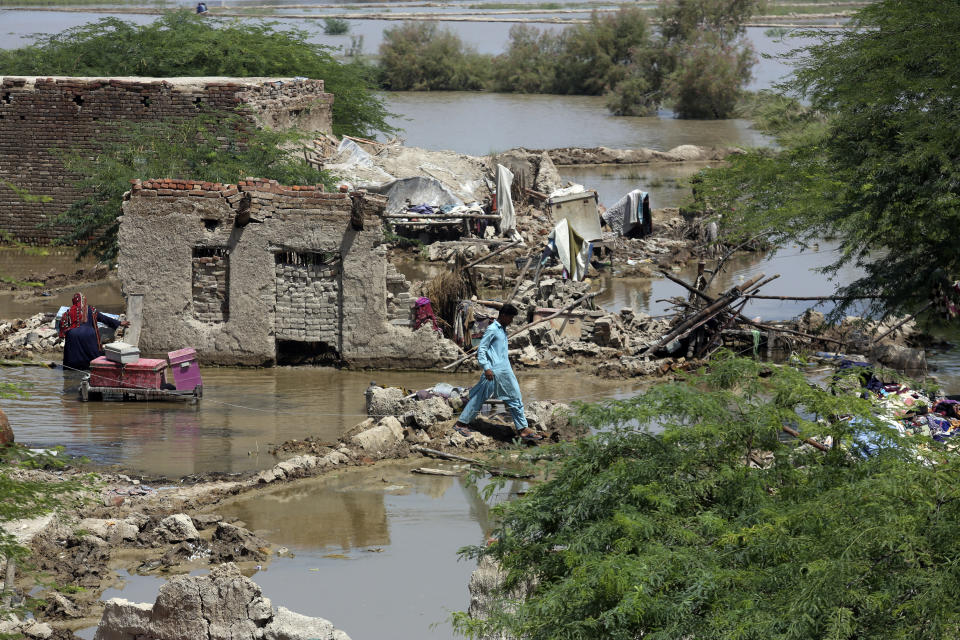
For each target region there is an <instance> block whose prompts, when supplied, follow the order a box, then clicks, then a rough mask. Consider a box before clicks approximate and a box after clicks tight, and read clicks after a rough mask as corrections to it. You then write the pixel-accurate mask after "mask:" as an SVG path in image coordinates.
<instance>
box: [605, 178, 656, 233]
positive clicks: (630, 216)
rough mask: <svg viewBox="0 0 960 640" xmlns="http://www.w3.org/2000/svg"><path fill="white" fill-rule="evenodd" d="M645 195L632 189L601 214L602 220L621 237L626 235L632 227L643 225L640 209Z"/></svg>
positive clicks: (638, 190)
mask: <svg viewBox="0 0 960 640" xmlns="http://www.w3.org/2000/svg"><path fill="white" fill-rule="evenodd" d="M646 195H647V194H646V192H644V191H641V190H640V189H634V190H633V191H631V192H630V193H628V194H627V195H625V196H623V197H622V198H620V199H619V200H617V202H616V204H614V205H613V206H611V207H609V208H608V209H607V210H606V212H605V213H604V214H603V219H604V220H606V221H607V224H608V225H610V228H611V229H613V230H614V231H616V232H617V233H619V234H620V235H621V236H624V235H627V234H628V233H630V231H631V230H633V228H634V227H636V226H639V225H640V224H642V223H643V212H642V211H641V210H640V207H642V206H643V198H644V196H646Z"/></svg>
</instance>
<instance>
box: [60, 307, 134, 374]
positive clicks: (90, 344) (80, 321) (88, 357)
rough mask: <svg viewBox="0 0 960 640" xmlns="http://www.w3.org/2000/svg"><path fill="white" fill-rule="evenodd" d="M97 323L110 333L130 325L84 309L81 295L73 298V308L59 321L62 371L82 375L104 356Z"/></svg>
mask: <svg viewBox="0 0 960 640" xmlns="http://www.w3.org/2000/svg"><path fill="white" fill-rule="evenodd" d="M98 322H102V323H103V324H105V325H107V326H108V327H110V328H111V329H116V328H117V327H119V326H124V327H126V326H128V325H129V323H128V322H120V321H119V320H114V319H113V318H111V317H110V316H107V315H104V314H102V313H98V312H97V310H96V309H95V308H93V307H91V306H88V305H87V298H86V296H84V295H83V294H82V293H77V294H75V295H74V296H73V304H72V305H71V306H70V308H69V309H67V310H66V312H65V313H64V314H63V317H61V318H60V337H61V338H63V366H64V368H70V369H81V370H84V371H85V370H87V369H89V368H90V362H91V361H92V360H95V359H96V358H99V357H100V356H102V355H103V344H102V342H101V340H100V328H99V327H97V323H98Z"/></svg>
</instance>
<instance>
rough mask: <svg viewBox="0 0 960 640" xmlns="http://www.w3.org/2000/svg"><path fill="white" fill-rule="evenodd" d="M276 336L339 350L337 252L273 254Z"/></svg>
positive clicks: (338, 268) (338, 271)
mask: <svg viewBox="0 0 960 640" xmlns="http://www.w3.org/2000/svg"><path fill="white" fill-rule="evenodd" d="M275 260H276V265H277V267H276V278H277V303H276V318H275V320H274V330H275V332H276V336H277V339H279V340H295V341H298V342H322V343H324V344H326V345H327V346H329V347H331V348H333V349H336V350H337V351H339V350H340V339H339V338H340V256H339V255H332V254H323V253H298V252H293V251H281V252H278V253H277V254H276V256H275Z"/></svg>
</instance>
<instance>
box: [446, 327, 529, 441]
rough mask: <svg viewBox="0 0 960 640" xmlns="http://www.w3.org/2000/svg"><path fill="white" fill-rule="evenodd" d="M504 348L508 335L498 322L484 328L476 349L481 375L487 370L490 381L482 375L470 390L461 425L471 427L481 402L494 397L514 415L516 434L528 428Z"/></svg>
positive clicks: (521, 399) (518, 391) (505, 347)
mask: <svg viewBox="0 0 960 640" xmlns="http://www.w3.org/2000/svg"><path fill="white" fill-rule="evenodd" d="M507 349H508V347H507V332H506V331H504V329H503V326H502V325H501V324H500V323H499V322H497V321H496V320H494V321H493V322H492V323H490V326H489V327H487V330H486V331H485V332H484V334H483V339H482V340H480V346H478V347H477V362H478V363H479V364H480V368H481V369H483V370H484V372H486V370H487V369H490V370H491V371H493V380H487V377H486V376H485V375H483V374H481V375H480V381H479V382H477V384H475V385H474V386H473V388H472V389H470V400H469V402H467V405H466V406H465V407H464V408H463V412H462V413H461V414H460V418H459V420H460V422H462V423H464V424H470V423H471V422H472V421H473V419H474V418H476V417H477V413H478V412H479V411H480V407H481V406H483V403H484V402H486V401H487V400H488V399H490V398H491V397H494V396H496V397H497V398H500V399H501V400H503V403H504V404H505V405H506V406H507V409H508V410H509V411H510V415H511V416H513V426H514V427H515V428H516V430H517V432H518V433H519V432H520V431H523V430H524V429H526V428H527V417H526V415H525V414H524V412H523V398H522V396H521V395H520V385H519V383H517V376H515V375H514V374H513V369H512V368H511V367H510V358H509V356H508V354H507Z"/></svg>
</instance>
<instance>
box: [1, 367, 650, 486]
mask: <svg viewBox="0 0 960 640" xmlns="http://www.w3.org/2000/svg"><path fill="white" fill-rule="evenodd" d="M202 374H203V379H204V380H203V381H204V398H203V399H202V400H201V401H200V402H199V403H198V404H197V405H189V404H185V403H181V402H88V403H84V402H80V401H79V399H78V398H77V396H76V394H75V393H64V391H63V388H64V382H63V372H62V371H59V370H53V369H42V368H32V367H31V368H26V367H25V368H3V369H0V381H2V382H20V383H25V384H27V385H29V391H30V396H29V397H28V398H26V399H13V400H5V401H4V402H3V409H4V411H5V412H6V414H7V416H8V417H9V418H10V423H11V425H13V428H14V431H15V433H16V435H17V441H18V442H23V443H24V444H29V445H30V446H43V447H50V446H55V445H64V446H66V448H67V450H68V452H69V453H73V454H77V455H85V456H88V457H89V458H91V459H92V460H94V461H95V462H98V463H105V464H122V465H123V466H124V467H125V468H128V469H131V470H134V471H139V472H143V473H148V474H157V475H168V476H174V477H178V476H183V475H188V474H191V473H200V472H206V471H223V472H237V471H247V470H252V469H261V468H266V467H269V466H271V465H273V464H275V462H276V460H275V459H274V457H273V456H271V455H269V453H268V450H269V448H270V445H271V444H278V443H281V442H284V441H286V440H289V439H293V438H304V437H306V436H316V437H318V438H320V439H321V440H323V441H328V442H333V441H335V440H336V439H337V438H338V437H339V436H340V435H341V434H342V433H344V432H345V431H346V430H348V429H349V428H351V427H353V426H354V425H355V424H357V423H358V422H360V421H361V420H363V419H364V418H366V415H365V413H364V411H365V409H364V395H363V392H364V390H365V389H366V388H367V386H368V385H369V383H370V381H371V380H376V381H377V382H378V383H380V384H383V385H392V386H404V387H406V388H409V389H421V388H428V387H432V386H433V385H434V384H436V383H437V382H441V381H446V382H449V383H451V384H455V385H463V386H469V385H472V384H473V383H474V382H475V381H476V375H477V374H475V373H469V372H467V373H447V372H411V371H343V370H338V369H332V368H322V367H318V368H314V367H302V368H291V367H279V368H272V369H230V368H216V367H212V368H211V367H207V368H203V369H202ZM520 387H521V390H522V391H523V394H524V397H525V399H526V400H527V401H528V402H530V401H533V400H538V399H543V400H564V399H568V398H572V397H583V398H584V399H596V398H600V397H603V396H607V395H610V396H618V395H622V394H627V393H629V392H630V391H631V390H632V389H634V388H636V387H637V385H635V384H630V383H615V382H611V381H606V380H598V379H592V378H589V377H585V376H581V375H578V374H577V373H576V372H573V371H536V372H525V373H523V374H522V375H521V376H520Z"/></svg>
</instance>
